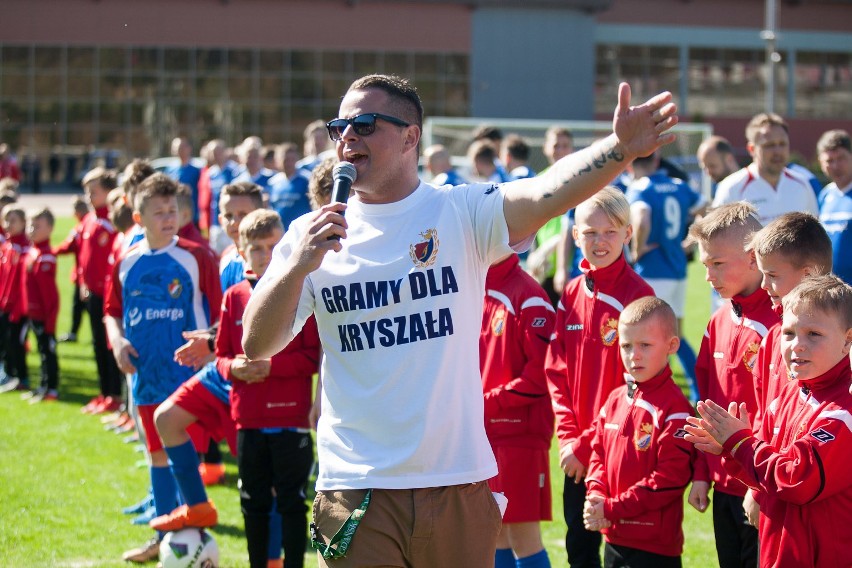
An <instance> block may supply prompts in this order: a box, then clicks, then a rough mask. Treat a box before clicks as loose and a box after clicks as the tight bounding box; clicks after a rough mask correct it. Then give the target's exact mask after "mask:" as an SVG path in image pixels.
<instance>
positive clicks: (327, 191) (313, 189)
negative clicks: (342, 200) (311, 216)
mask: <svg viewBox="0 0 852 568" xmlns="http://www.w3.org/2000/svg"><path fill="white" fill-rule="evenodd" d="M335 165H337V156H329V157H328V158H325V159H324V160H323V161H321V162H320V163H319V164H317V165H316V167H315V168H314V170H313V171H312V172H311V179H310V180H308V199H309V200H310V202H311V209H319V208H320V207H322V206H323V205H328V204H329V203H330V202H331V191H332V190H333V189H334V166H335Z"/></svg>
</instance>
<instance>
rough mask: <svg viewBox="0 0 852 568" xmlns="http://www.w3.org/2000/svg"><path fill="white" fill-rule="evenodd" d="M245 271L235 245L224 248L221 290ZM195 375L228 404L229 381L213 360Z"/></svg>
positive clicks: (231, 284) (242, 277)
mask: <svg viewBox="0 0 852 568" xmlns="http://www.w3.org/2000/svg"><path fill="white" fill-rule="evenodd" d="M245 271H246V269H245V261H244V260H243V257H242V256H240V253H239V252H238V251H237V247H231V248H229V249H227V250H225V253H224V254H223V255H222V259H221V260H220V261H219V280H220V281H221V282H222V292H223V293H224V292H226V291H227V290H228V288H230V287H231V286H233V285H234V284H239V283H240V282H242V281H243V280H245V278H246V275H245ZM196 377H198V380H199V381H200V382H201V384H202V385H204V386H205V387H206V388H207V390H209V391H210V392H211V393H213V395H214V396H215V397H216V398H218V399H219V400H221V401H222V402H224V403H225V404H230V395H231V383H230V382H228V380H227V379H226V378H225V377H223V376H222V375H221V374H220V373H219V370H218V369H217V368H216V363H215V362H213V363H208V364H207V365H205V366H204V368H203V369H201V370H200V371H199V372H198V374H197V375H196Z"/></svg>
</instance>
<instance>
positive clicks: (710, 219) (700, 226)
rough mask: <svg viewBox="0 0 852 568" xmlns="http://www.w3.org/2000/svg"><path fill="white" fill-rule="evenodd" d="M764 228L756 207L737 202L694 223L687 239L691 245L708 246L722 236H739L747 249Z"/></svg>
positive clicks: (722, 207)
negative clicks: (752, 239) (758, 217)
mask: <svg viewBox="0 0 852 568" xmlns="http://www.w3.org/2000/svg"><path fill="white" fill-rule="evenodd" d="M762 228H763V227H762V225H761V224H760V221H758V220H757V210H756V209H755V208H754V205H752V204H750V203H747V202H745V201H737V202H735V203H728V204H727V205H721V206H719V207H716V208H715V209H713V210H711V211H710V212H709V213H708V214H707V215H705V216H704V217H702V218H701V219H699V220H698V221H696V222H695V223H693V224H692V226H690V227H689V233H688V235H687V239H688V240H689V242H691V243H698V244H707V243H709V242H711V241H712V240H714V239H716V238H719V237H721V236H729V235H737V236H742V239H743V247H745V246H746V245H747V243H749V242H750V241H751V238H752V235H753V234H754V233H756V232H757V231H759V230H760V229H762Z"/></svg>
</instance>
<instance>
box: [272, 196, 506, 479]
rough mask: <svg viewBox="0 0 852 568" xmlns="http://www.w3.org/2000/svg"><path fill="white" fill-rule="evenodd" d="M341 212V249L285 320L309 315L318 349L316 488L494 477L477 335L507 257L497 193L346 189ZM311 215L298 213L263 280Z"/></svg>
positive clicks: (500, 200) (298, 325) (308, 281)
mask: <svg viewBox="0 0 852 568" xmlns="http://www.w3.org/2000/svg"><path fill="white" fill-rule="evenodd" d="M346 221H347V223H348V226H349V228H348V229H347V234H348V237H347V238H346V239H343V240H342V241H341V243H342V245H343V250H342V251H340V252H339V253H334V252H330V253H328V254H327V255H326V256H325V258H324V259H323V263H322V265H321V266H320V268H319V269H318V270H316V271H314V272H313V273H311V274H310V276H309V277H308V278H307V279H306V280H305V284H304V286H303V289H302V296H301V299H300V303H299V309H298V312H297V315H296V322H295V328H294V331H298V330H299V329H301V327H302V325H303V323H304V322H305V320H306V319H307V318H308V317H309V316H310V315H311V314H312V313H315V315H316V320H317V325H318V328H319V334H320V339H321V341H322V347H323V350H324V355H325V357H324V360H323V365H322V378H323V396H322V415H321V418H320V422H319V425H318V429H317V452H318V458H319V468H320V469H319V477H318V479H317V489H318V490H325V491H328V490H337V489H364V488H381V489H407V488H419V487H441V486H447V485H456V484H461V483H472V482H477V481H482V480H485V479H488V478H490V477H493V476H494V475H496V474H497V467H496V462H495V460H494V456H493V453H492V451H491V446H490V445H489V443H488V439H487V438H486V435H485V427H484V417H483V399H482V381H481V379H480V374H479V331H480V326H481V322H482V306H483V297H484V291H485V276H486V273H487V271H488V267H489V266H490V265H491V264H492V263H493V262H494V261H496V260H497V259H499V258H501V257H503V256H505V255H506V254H508V253H509V252H511V249H510V248H509V246H508V244H507V243H508V229H507V227H506V220H505V217H504V215H503V193H502V191H501V189H500V188H499V186H495V185H493V184H472V185H462V186H456V187H451V186H443V187H440V188H437V187H435V186H432V185H428V184H424V183H421V184H420V186H419V187H418V188H417V190H416V191H415V192H414V193H412V194H411V195H410V196H408V197H406V198H405V199H403V200H402V201H398V202H396V203H389V204H380V205H376V204H364V203H361V202H360V201H358V199H357V197H353V198H351V199H350V200H349V207H348V209H347V210H346ZM306 224H307V217H302V218H300V219H297V220H296V221H294V222H293V224H292V225H291V227H290V230H289V231H287V233H286V235H285V236H284V238H283V239H282V241H281V242H280V243H279V244H278V246H277V247H276V249H275V252H274V254H273V259H272V262H271V264H270V267H269V269H268V270H267V275H266V276H268V275H269V274H274V273H275V272H276V271H277V270H279V268H278V267H280V266H281V264H282V263H283V261H284V259H285V258H286V257H287V256H288V255H289V254H290V253H291V251H292V249H293V246H294V244H295V243H297V242H298V240H299V239H300V238H301V236H302V234H303V232H304V230H305V227H306ZM264 280H266V278H264ZM260 285H261V286H262V285H263V282H261V283H260Z"/></svg>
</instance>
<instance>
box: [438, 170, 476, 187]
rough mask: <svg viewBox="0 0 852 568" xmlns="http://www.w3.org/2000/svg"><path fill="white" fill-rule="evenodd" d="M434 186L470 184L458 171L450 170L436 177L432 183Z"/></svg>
mask: <svg viewBox="0 0 852 568" xmlns="http://www.w3.org/2000/svg"><path fill="white" fill-rule="evenodd" d="M430 183H431V184H432V185H438V186H440V185H462V184H465V183H468V181H467V180H466V179H464V178H463V177H462V176H461V175H460V174H459V173H458V172H457V171H456V170H449V171H446V172H444V173H440V174H438V175H436V176H435V177H434V178H433V179H432V181H431V182H430Z"/></svg>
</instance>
